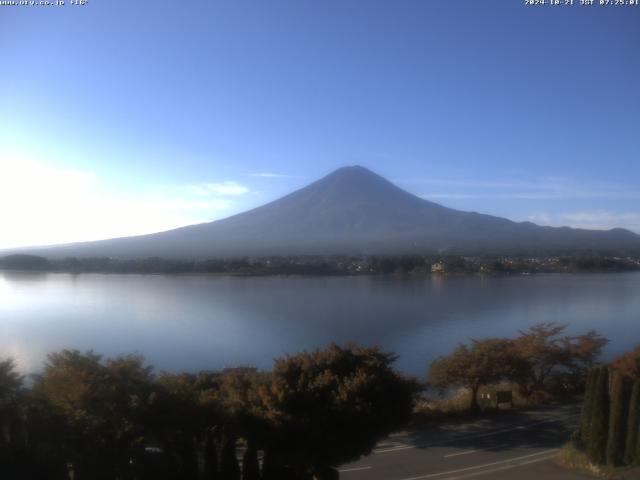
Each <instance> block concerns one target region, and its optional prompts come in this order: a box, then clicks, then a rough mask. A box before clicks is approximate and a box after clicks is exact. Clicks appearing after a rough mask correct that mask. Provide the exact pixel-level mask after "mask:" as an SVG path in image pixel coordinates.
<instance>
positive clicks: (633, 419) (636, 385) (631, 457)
mask: <svg viewBox="0 0 640 480" xmlns="http://www.w3.org/2000/svg"><path fill="white" fill-rule="evenodd" d="M639 428H640V379H638V380H636V381H634V382H633V386H632V388H631V397H630V400H629V415H628V417H627V438H626V441H625V450H624V463H625V464H626V465H631V464H633V463H637V462H638V461H640V457H638V448H640V443H639V441H638V429H639Z"/></svg>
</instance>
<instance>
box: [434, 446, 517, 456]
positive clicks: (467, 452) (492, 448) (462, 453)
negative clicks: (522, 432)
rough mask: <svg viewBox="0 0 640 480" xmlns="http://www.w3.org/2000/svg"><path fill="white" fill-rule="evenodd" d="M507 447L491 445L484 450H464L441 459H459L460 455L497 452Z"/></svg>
mask: <svg viewBox="0 0 640 480" xmlns="http://www.w3.org/2000/svg"><path fill="white" fill-rule="evenodd" d="M508 446H509V445H508V444H506V443H504V444H502V445H493V446H490V447H486V448H477V449H475V450H465V451H464V452H458V453H450V454H449V455H443V456H442V458H451V457H459V456H460V455H467V454H469V453H476V452H491V451H493V450H498V449H499V448H504V447H508Z"/></svg>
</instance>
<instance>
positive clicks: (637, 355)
mask: <svg viewBox="0 0 640 480" xmlns="http://www.w3.org/2000/svg"><path fill="white" fill-rule="evenodd" d="M611 366H612V367H613V368H614V369H616V370H618V371H619V372H621V373H622V374H623V375H625V376H627V377H629V378H632V379H640V345H638V346H637V347H636V348H634V349H633V350H632V351H630V352H627V353H625V354H623V355H620V356H619V357H617V358H615V359H614V360H613V362H612V363H611Z"/></svg>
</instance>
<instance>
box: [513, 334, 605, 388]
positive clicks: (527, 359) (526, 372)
mask: <svg viewBox="0 0 640 480" xmlns="http://www.w3.org/2000/svg"><path fill="white" fill-rule="evenodd" d="M565 330H566V325H558V324H555V323H539V324H537V325H534V326H532V327H531V328H529V329H528V330H525V331H521V332H520V335H519V336H518V337H517V338H515V339H514V340H513V341H512V344H511V345H512V352H513V355H514V357H515V358H516V363H515V365H514V367H515V368H514V372H513V375H512V380H513V381H515V382H516V383H517V384H518V386H519V387H520V390H521V392H522V393H523V394H524V395H525V396H526V397H529V396H531V395H532V394H534V393H535V392H538V391H540V390H543V389H544V388H545V386H546V385H547V382H548V381H549V379H550V378H551V377H553V376H554V375H558V374H569V375H572V376H574V377H578V378H585V377H586V374H587V371H588V370H589V368H591V367H592V366H593V365H594V364H595V361H596V359H597V358H598V356H599V355H600V353H601V351H602V348H603V347H604V346H605V345H606V344H607V342H608V340H607V339H606V338H604V337H603V336H602V335H600V334H599V333H598V332H596V331H595V330H590V331H588V332H587V333H585V334H582V335H577V336H569V335H564V331H565Z"/></svg>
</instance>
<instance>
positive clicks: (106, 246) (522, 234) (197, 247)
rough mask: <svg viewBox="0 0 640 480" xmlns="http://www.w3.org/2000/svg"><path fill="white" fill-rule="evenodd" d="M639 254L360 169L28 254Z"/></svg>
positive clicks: (632, 243)
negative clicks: (203, 219) (464, 206)
mask: <svg viewBox="0 0 640 480" xmlns="http://www.w3.org/2000/svg"><path fill="white" fill-rule="evenodd" d="M550 250H553V251H572V252H575V251H584V250H597V251H609V252H613V251H640V236H639V235H636V234H634V233H632V232H630V231H628V230H623V229H614V230H608V231H593V230H581V229H571V228H567V227H562V228H553V227H541V226H538V225H535V224H533V223H529V222H524V223H516V222H512V221H510V220H506V219H504V218H499V217H493V216H490V215H482V214H478V213H470V212H462V211H458V210H453V209H450V208H446V207H443V206H441V205H438V204H436V203H433V202H429V201H427V200H424V199H422V198H419V197H416V196H415V195H412V194H410V193H408V192H405V191H404V190H402V189H400V188H398V187H396V186H395V185H393V184H392V183H391V182H389V181H387V180H385V179H384V178H382V177H380V176H378V175H376V174H375V173H373V172H371V171H369V170H367V169H366V168H363V167H358V166H355V167H345V168H341V169H339V170H336V171H335V172H333V173H331V174H329V175H327V176H326V177H324V178H322V179H320V180H318V181H316V182H314V183H312V184H311V185H308V186H307V187H305V188H302V189H300V190H297V191H295V192H293V193H291V194H289V195H287V196H285V197H282V198H280V199H278V200H276V201H274V202H271V203H268V204H266V205H263V206H261V207H258V208H255V209H253V210H250V211H247V212H244V213H241V214H238V215H234V216H232V217H228V218H225V219H223V220H218V221H214V222H211V223H203V224H199V225H192V226H188V227H183V228H178V229H175V230H169V231H166V232H161V233H155V234H150V235H142V236H137V237H127V238H119V239H112V240H103V241H97V242H86V243H78V244H70V245H63V246H54V247H48V248H37V249H30V250H29V253H34V254H39V255H45V256H49V257H63V256H78V257H88V256H110V257H119V258H137V257H149V256H159V257H165V258H205V257H218V256H226V257H228V256H245V255H246V256H261V255H302V254H341V253H345V254H360V253H362V254H373V253H389V254H400V253H411V252H419V253H426V252H443V251H447V252H452V253H453V252H455V253H486V252H493V253H535V252H542V251H550Z"/></svg>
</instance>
